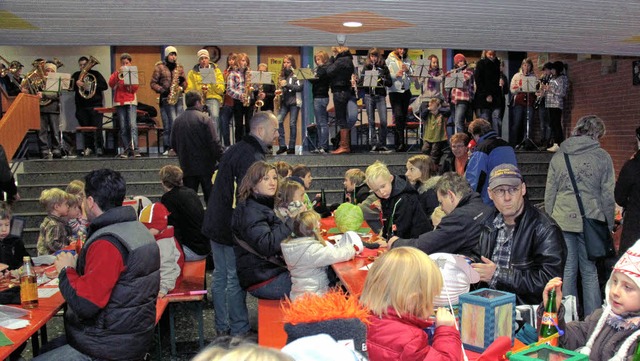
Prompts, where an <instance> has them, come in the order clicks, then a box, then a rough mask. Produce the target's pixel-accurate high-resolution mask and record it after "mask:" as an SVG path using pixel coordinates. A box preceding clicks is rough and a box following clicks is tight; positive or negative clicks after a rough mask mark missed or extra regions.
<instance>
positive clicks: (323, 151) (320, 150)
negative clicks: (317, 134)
mask: <svg viewBox="0 0 640 361" xmlns="http://www.w3.org/2000/svg"><path fill="white" fill-rule="evenodd" d="M326 153H327V151H326V150H324V149H323V148H320V149H318V154H326Z"/></svg>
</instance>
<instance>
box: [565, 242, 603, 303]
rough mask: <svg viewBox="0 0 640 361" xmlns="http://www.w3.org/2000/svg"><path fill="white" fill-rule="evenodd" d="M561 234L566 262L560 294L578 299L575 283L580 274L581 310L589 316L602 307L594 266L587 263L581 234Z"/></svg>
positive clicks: (592, 263)
mask: <svg viewBox="0 0 640 361" xmlns="http://www.w3.org/2000/svg"><path fill="white" fill-rule="evenodd" d="M562 234H563V235H564V241H565V243H566V244H567V262H566V263H565V265H564V278H563V279H562V294H563V295H573V296H576V297H578V285H577V282H578V272H580V276H581V277H582V305H583V310H584V314H585V315H590V314H591V313H592V312H593V311H594V310H596V309H598V308H600V307H602V297H601V295H600V286H599V283H598V271H597V269H596V264H595V263H594V262H593V261H589V258H588V257H587V248H586V246H585V243H584V234H583V233H575V232H562Z"/></svg>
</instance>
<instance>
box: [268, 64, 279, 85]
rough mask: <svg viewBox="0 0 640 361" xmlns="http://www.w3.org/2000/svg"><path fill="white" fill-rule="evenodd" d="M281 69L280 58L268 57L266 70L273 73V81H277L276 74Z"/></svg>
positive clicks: (275, 82) (277, 74)
mask: <svg viewBox="0 0 640 361" xmlns="http://www.w3.org/2000/svg"><path fill="white" fill-rule="evenodd" d="M280 70H282V58H269V59H268V61H267V71H270V72H271V73H273V83H274V84H277V83H278V76H279V75H280Z"/></svg>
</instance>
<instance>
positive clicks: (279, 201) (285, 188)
mask: <svg viewBox="0 0 640 361" xmlns="http://www.w3.org/2000/svg"><path fill="white" fill-rule="evenodd" d="M304 192H305V189H304V186H303V185H302V184H300V182H296V181H294V180H291V179H283V180H282V181H281V182H280V184H279V185H278V194H277V195H276V207H275V212H276V215H277V216H278V217H280V219H285V218H286V217H287V216H288V213H287V211H288V210H289V209H290V208H295V207H298V208H301V207H304V209H303V211H304V210H307V208H306V207H305V206H304V195H305V193H304ZM296 202H299V204H298V203H296Z"/></svg>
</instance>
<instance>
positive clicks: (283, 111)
mask: <svg viewBox="0 0 640 361" xmlns="http://www.w3.org/2000/svg"><path fill="white" fill-rule="evenodd" d="M299 110H300V108H298V106H297V105H283V106H282V107H280V113H279V114H278V132H279V133H280V134H279V135H278V144H279V145H280V147H284V146H286V143H285V140H284V118H285V117H286V116H287V113H289V149H295V148H296V137H297V135H298V111H299Z"/></svg>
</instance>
